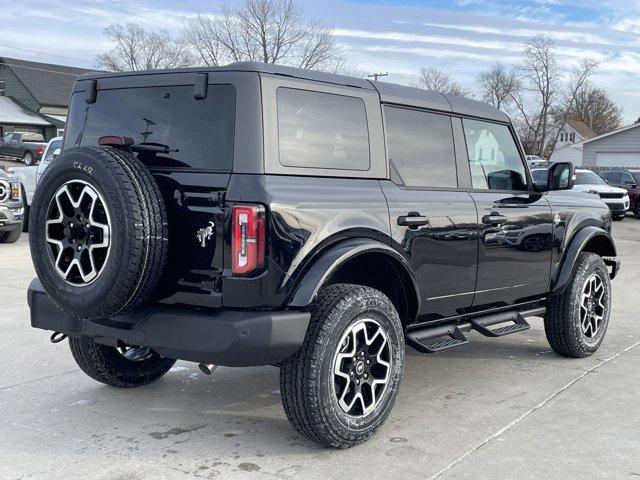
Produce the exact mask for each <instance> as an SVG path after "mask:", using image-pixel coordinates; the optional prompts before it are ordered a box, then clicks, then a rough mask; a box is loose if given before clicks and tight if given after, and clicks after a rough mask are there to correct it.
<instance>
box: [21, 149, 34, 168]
mask: <svg viewBox="0 0 640 480" xmlns="http://www.w3.org/2000/svg"><path fill="white" fill-rule="evenodd" d="M22 161H23V162H24V164H25V165H33V154H32V153H31V152H26V153H25V154H24V156H23V157H22Z"/></svg>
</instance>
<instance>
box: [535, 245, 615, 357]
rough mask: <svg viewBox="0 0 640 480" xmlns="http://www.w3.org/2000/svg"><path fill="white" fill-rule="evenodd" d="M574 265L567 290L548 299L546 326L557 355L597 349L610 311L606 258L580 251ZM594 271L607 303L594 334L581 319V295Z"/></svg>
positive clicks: (585, 353)
mask: <svg viewBox="0 0 640 480" xmlns="http://www.w3.org/2000/svg"><path fill="white" fill-rule="evenodd" d="M574 268H575V269H574V274H573V278H572V279H571V282H570V283H569V285H568V286H567V288H566V289H565V291H564V292H563V293H561V294H558V295H554V296H552V297H551V298H550V299H549V302H548V305H547V312H546V315H545V318H544V330H545V334H546V336H547V340H549V344H550V345H551V348H552V349H553V351H554V352H556V353H557V354H558V355H562V356H563V357H572V358H582V357H587V356H589V355H591V354H593V353H594V352H595V351H596V350H598V348H599V347H600V345H601V344H602V341H603V339H604V336H605V333H606V331H607V327H608V325H609V317H610V314H611V281H610V278H609V271H608V269H607V266H606V265H605V263H604V261H603V260H602V258H601V257H600V256H599V255H596V254H594V253H587V252H584V253H581V254H580V256H579V257H578V260H577V262H576V265H575V267H574ZM593 275H597V276H598V277H599V278H600V281H601V283H602V288H603V289H604V291H603V297H602V298H603V300H602V303H603V304H604V305H605V308H604V312H603V313H604V314H603V318H602V320H601V321H600V322H599V326H598V330H597V332H596V333H595V334H593V332H592V331H589V330H588V331H587V332H586V333H585V332H584V331H583V326H582V322H581V304H582V300H583V298H582V295H583V292H584V291H585V290H584V289H585V285H586V283H587V281H588V280H589V279H590V278H592V276H593Z"/></svg>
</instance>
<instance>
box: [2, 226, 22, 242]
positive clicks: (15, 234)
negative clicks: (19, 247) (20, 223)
mask: <svg viewBox="0 0 640 480" xmlns="http://www.w3.org/2000/svg"><path fill="white" fill-rule="evenodd" d="M20 235H22V228H20V229H17V230H11V231H9V232H0V243H16V242H17V241H18V240H19V239H20Z"/></svg>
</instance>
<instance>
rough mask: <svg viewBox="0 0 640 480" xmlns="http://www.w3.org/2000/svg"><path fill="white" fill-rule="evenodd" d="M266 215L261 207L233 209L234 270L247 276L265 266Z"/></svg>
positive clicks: (244, 206) (250, 206)
mask: <svg viewBox="0 0 640 480" xmlns="http://www.w3.org/2000/svg"><path fill="white" fill-rule="evenodd" d="M265 241H266V240H265V214H264V208H263V207H261V206H260V205H237V206H235V207H233V238H232V241H231V251H232V257H233V258H232V269H233V273H235V274H236V275H247V274H249V273H251V272H253V271H255V270H257V269H259V268H262V267H263V266H264V257H265Z"/></svg>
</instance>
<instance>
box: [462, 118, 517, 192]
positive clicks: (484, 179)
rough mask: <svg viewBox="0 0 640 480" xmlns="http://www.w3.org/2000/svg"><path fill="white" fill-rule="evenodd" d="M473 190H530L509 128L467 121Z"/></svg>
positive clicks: (466, 137) (464, 122) (464, 123)
mask: <svg viewBox="0 0 640 480" xmlns="http://www.w3.org/2000/svg"><path fill="white" fill-rule="evenodd" d="M462 123H463V125H464V134H465V139H466V142H467V151H468V154H469V166H470V168H471V182H472V184H473V188H477V189H490V190H527V175H526V173H525V166H524V163H523V162H522V159H521V158H520V152H519V151H518V147H517V146H516V143H515V141H514V139H513V136H512V135H511V131H510V130H509V128H508V127H507V126H505V125H500V124H497V123H490V122H482V121H478V120H468V119H465V120H463V122H462Z"/></svg>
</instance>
